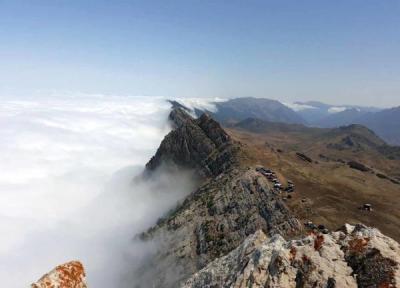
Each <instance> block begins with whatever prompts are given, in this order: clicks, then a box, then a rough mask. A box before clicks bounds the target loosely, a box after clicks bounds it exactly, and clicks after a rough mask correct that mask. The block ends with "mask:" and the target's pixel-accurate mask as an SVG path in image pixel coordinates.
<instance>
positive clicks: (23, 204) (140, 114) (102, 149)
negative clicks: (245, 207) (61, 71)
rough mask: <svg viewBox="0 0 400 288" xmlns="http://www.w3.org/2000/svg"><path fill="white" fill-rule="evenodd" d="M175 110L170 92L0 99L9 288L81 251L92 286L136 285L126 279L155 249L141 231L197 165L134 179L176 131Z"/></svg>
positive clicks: (1, 251)
mask: <svg viewBox="0 0 400 288" xmlns="http://www.w3.org/2000/svg"><path fill="white" fill-rule="evenodd" d="M168 113H169V104H168V103H166V102H165V101H164V99H162V98H149V97H146V98H144V97H111V96H107V97H105V96H101V95H97V96H85V95H79V97H65V96H64V97H35V98H23V99H22V98H21V99H19V100H16V99H11V98H8V99H7V98H6V99H5V98H2V99H0V137H1V139H2V142H1V144H0V149H1V151H2V153H0V170H1V171H2V173H0V227H2V237H1V239H0V277H1V279H2V284H3V285H4V286H5V287H26V286H28V285H29V284H30V283H31V282H34V281H35V280H37V279H38V278H39V277H40V276H42V274H43V273H45V272H47V271H49V270H50V269H52V268H53V267H54V266H55V265H57V264H61V263H63V262H66V261H69V260H72V259H78V260H81V261H82V262H83V263H84V265H85V267H86V269H87V274H88V281H89V285H90V286H91V287H100V288H102V287H116V288H118V287H129V285H130V284H131V283H128V282H126V283H123V282H121V279H125V278H124V275H125V274H126V275H129V273H130V270H131V269H133V268H134V266H132V263H137V262H138V261H140V259H141V257H144V253H145V252H146V249H142V247H140V245H143V244H141V243H134V242H133V241H132V239H133V237H134V236H135V234H136V233H139V232H141V231H142V230H143V229H145V228H146V227H148V226H149V225H152V224H153V223H154V222H155V221H156V220H157V218H158V217H159V216H160V215H162V214H163V213H165V212H166V211H167V210H168V209H170V208H171V207H172V206H174V205H176V202H177V201H179V200H180V199H182V198H183V197H184V195H186V194H187V193H189V192H190V190H191V189H192V188H193V186H192V185H193V183H192V182H191V181H187V180H186V179H190V173H189V172H187V173H188V175H186V176H187V177H175V175H165V174H163V175H160V177H158V180H157V181H148V182H142V181H132V179H133V178H134V176H135V175H138V174H140V173H141V171H142V169H143V165H144V164H145V163H146V162H147V160H148V159H149V158H150V157H151V156H152V155H153V154H154V152H155V151H156V149H157V147H158V145H159V143H160V141H161V140H162V138H163V137H164V135H165V134H166V133H168V131H169V130H170V127H169V126H168V124H167V121H166V119H167V115H168ZM138 245H139V246H138ZM128 278H129V277H127V278H126V279H128ZM129 281H131V279H129Z"/></svg>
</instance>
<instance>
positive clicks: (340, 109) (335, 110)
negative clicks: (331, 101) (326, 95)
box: [328, 107, 348, 114]
mask: <svg viewBox="0 0 400 288" xmlns="http://www.w3.org/2000/svg"><path fill="white" fill-rule="evenodd" d="M347 109H348V108H347V107H331V108H329V109H328V113H329V114H336V113H340V112H343V111H346V110H347Z"/></svg>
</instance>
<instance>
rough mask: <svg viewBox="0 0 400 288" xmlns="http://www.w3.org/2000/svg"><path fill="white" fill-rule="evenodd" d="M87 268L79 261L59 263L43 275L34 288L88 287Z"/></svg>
mask: <svg viewBox="0 0 400 288" xmlns="http://www.w3.org/2000/svg"><path fill="white" fill-rule="evenodd" d="M85 277H86V275H85V270H84V268H83V265H82V264H81V263H80V262H78V261H71V262H68V263H65V264H63V265H59V266H57V267H56V268H54V270H52V271H51V272H49V273H47V274H45V275H43V277H42V278H40V279H39V280H38V281H37V282H36V283H34V284H32V285H31V287H32V288H87V286H86V279H85Z"/></svg>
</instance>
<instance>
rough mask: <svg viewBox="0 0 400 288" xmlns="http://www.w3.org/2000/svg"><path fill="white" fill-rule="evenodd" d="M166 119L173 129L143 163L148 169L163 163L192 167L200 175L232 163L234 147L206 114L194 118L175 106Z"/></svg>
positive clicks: (216, 173) (210, 172)
mask: <svg viewBox="0 0 400 288" xmlns="http://www.w3.org/2000/svg"><path fill="white" fill-rule="evenodd" d="M169 118H170V120H171V121H172V122H173V123H174V126H175V128H176V129H175V130H173V131H171V132H170V133H169V134H168V135H167V136H166V137H165V138H164V140H163V141H162V143H161V145H160V147H159V148H158V150H157V152H156V154H155V155H154V156H153V157H152V158H151V160H150V161H149V162H148V163H147V164H146V169H147V170H148V171H152V170H155V169H156V168H158V167H160V165H161V164H162V163H166V164H168V165H171V164H175V165H177V166H179V167H181V168H189V169H195V170H197V171H198V172H199V174H201V175H202V176H211V175H214V176H216V175H218V174H219V173H221V172H222V171H223V170H225V169H227V168H228V167H229V166H231V165H232V164H233V162H234V161H235V156H234V154H235V149H237V147H235V146H234V145H232V141H231V139H230V137H229V136H228V134H226V132H225V131H224V130H223V129H222V128H221V126H220V125H219V124H218V123H217V122H216V121H214V120H213V119H212V118H210V117H209V116H208V115H207V114H203V115H202V116H201V117H200V118H199V119H193V118H192V117H191V116H190V115H188V114H187V113H186V112H185V111H184V110H183V109H182V108H175V109H174V110H173V111H172V112H171V113H170V116H169Z"/></svg>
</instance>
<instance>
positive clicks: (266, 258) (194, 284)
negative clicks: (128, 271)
mask: <svg viewBox="0 0 400 288" xmlns="http://www.w3.org/2000/svg"><path fill="white" fill-rule="evenodd" d="M399 259H400V245H399V244H398V243H397V242H395V241H394V240H392V239H391V238H389V237H386V236H384V235H382V234H381V233H380V232H379V231H378V230H376V229H373V228H368V227H365V226H363V225H356V226H351V225H345V226H344V227H343V228H342V229H341V230H340V231H337V232H332V233H330V234H314V233H313V234H310V235H309V236H307V237H305V238H303V239H301V240H290V241H285V240H284V239H283V238H282V237H281V236H280V235H275V236H273V237H272V238H268V237H267V236H266V235H265V234H264V233H263V232H262V231H257V232H256V233H255V234H253V235H251V236H249V237H248V238H247V239H246V240H245V241H244V242H243V243H242V244H241V245H240V246H238V248H236V249H235V250H233V251H232V252H231V253H229V254H228V255H226V256H224V257H221V258H218V259H216V260H215V261H213V262H212V263H210V264H209V265H208V266H207V267H205V268H204V269H202V270H201V271H199V272H198V273H196V274H195V275H193V276H192V277H191V278H190V279H189V280H187V281H186V283H185V284H184V285H183V287H184V288H200V287H235V288H236V287H243V288H244V287H254V288H255V287H330V288H331V287H397V286H396V285H400V267H399Z"/></svg>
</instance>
